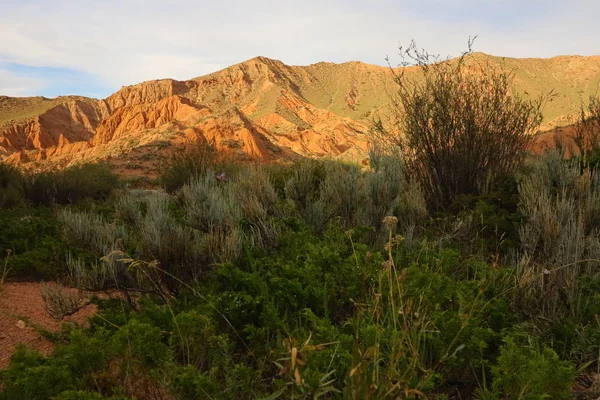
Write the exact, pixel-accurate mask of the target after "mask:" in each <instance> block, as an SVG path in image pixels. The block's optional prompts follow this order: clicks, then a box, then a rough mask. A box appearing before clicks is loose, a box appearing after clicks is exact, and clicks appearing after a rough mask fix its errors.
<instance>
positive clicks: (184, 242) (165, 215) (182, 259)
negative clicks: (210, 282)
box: [136, 194, 202, 290]
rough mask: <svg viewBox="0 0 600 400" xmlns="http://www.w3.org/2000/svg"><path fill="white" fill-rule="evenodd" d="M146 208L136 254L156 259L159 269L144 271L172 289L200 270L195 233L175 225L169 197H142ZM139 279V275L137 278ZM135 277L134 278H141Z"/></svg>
mask: <svg viewBox="0 0 600 400" xmlns="http://www.w3.org/2000/svg"><path fill="white" fill-rule="evenodd" d="M145 204H146V211H145V215H144V216H143V218H142V219H141V220H140V223H139V224H138V225H137V226H136V230H137V243H138V249H137V254H139V256H140V257H141V258H142V259H143V260H146V261H149V262H152V261H157V262H158V268H160V269H161V270H162V271H163V272H156V273H155V271H145V273H146V274H148V273H150V274H152V279H155V280H158V281H163V282H164V283H165V284H166V285H167V287H168V288H169V289H171V290H174V289H175V288H177V287H178V286H179V283H178V282H177V280H183V281H188V280H191V279H194V278H195V277H197V276H198V274H199V273H200V271H201V268H202V264H201V263H200V261H201V258H200V246H199V244H198V240H199V238H198V235H197V234H196V232H194V231H193V230H192V229H190V228H189V227H186V226H182V225H181V224H178V223H177V222H176V220H175V218H174V217H173V216H172V215H171V211H170V204H171V203H170V198H169V197H168V196H165V195H160V194H156V195H153V196H150V197H148V198H147V200H146V203H145ZM140 278H141V277H140ZM140 278H138V281H140V280H143V279H140Z"/></svg>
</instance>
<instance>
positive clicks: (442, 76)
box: [375, 41, 550, 210]
mask: <svg viewBox="0 0 600 400" xmlns="http://www.w3.org/2000/svg"><path fill="white" fill-rule="evenodd" d="M471 44H472V41H470V42H469V50H468V51H467V52H465V53H463V55H462V56H461V57H459V58H458V59H456V60H443V61H440V60H439V59H438V57H435V56H432V55H430V54H429V53H427V52H426V51H424V50H419V49H418V48H417V47H416V46H415V44H414V42H413V43H412V44H411V45H410V46H409V47H408V48H407V49H402V48H401V55H402V57H403V65H405V66H407V65H411V64H412V65H414V66H415V67H416V68H418V70H419V71H420V74H418V76H417V78H414V79H412V78H409V77H408V75H406V74H405V73H404V71H405V69H403V70H402V72H395V81H396V83H397V93H396V95H394V96H392V100H393V102H392V110H391V111H392V113H391V115H390V119H389V121H387V123H383V122H378V123H377V124H376V129H375V132H376V133H378V135H377V137H378V138H379V139H383V141H384V142H386V143H387V144H388V145H390V144H391V145H393V146H399V147H400V149H401V151H402V156H403V158H404V161H405V164H406V168H407V170H408V172H409V174H410V175H412V176H413V177H414V178H415V179H417V180H418V181H419V182H420V183H421V185H422V186H423V189H424V191H425V194H426V196H427V200H428V206H429V208H430V209H433V210H437V209H443V208H446V207H448V206H449V205H450V204H451V203H452V201H453V199H454V198H455V197H456V196H458V195H461V194H470V195H478V194H482V193H485V192H486V189H488V188H490V187H493V185H494V184H495V183H496V181H497V180H498V178H499V177H500V176H503V175H506V174H508V173H510V172H512V171H513V170H514V168H515V166H516V165H518V163H519V162H520V161H521V160H522V158H523V156H524V154H525V151H526V149H527V146H528V144H529V143H530V141H531V138H532V136H531V134H532V133H533V132H534V131H535V129H536V128H537V127H538V126H539V124H540V122H541V119H542V114H541V109H542V106H543V104H544V103H545V100H546V99H547V97H548V96H550V94H548V95H547V96H542V97H540V98H539V99H537V100H527V99H524V98H522V97H521V96H519V95H518V94H516V93H514V92H513V90H512V82H513V78H514V72H513V71H507V70H503V69H498V68H495V67H493V66H492V65H490V64H489V63H487V62H485V61H484V60H482V59H481V57H478V55H477V54H474V53H472V51H471V49H470V48H471Z"/></svg>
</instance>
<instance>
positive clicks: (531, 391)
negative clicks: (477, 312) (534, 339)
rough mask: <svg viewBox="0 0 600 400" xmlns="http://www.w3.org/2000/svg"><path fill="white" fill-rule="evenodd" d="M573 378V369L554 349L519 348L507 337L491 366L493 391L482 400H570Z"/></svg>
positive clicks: (483, 395)
mask: <svg viewBox="0 0 600 400" xmlns="http://www.w3.org/2000/svg"><path fill="white" fill-rule="evenodd" d="M574 375H575V373H574V369H573V367H572V366H571V365H569V363H568V362H565V361H561V360H560V359H559V358H558V355H557V354H556V353H555V352H554V351H552V350H551V349H549V348H546V347H544V348H542V349H538V348H536V347H535V346H532V345H531V344H519V343H517V340H515V339H514V338H512V337H508V338H506V339H505V343H504V345H503V346H502V347H501V349H500V356H499V357H498V360H497V364H496V365H494V366H492V377H493V384H492V389H491V390H490V391H486V392H483V393H482V394H481V395H480V396H479V398H480V399H490V400H491V399H507V400H510V399H545V398H552V399H569V398H571V397H570V388H571V382H572V381H573V378H574Z"/></svg>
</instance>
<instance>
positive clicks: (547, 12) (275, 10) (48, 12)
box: [0, 0, 600, 88]
mask: <svg viewBox="0 0 600 400" xmlns="http://www.w3.org/2000/svg"><path fill="white" fill-rule="evenodd" d="M0 1H2V2H4V3H6V4H3V5H2V14H1V15H0V37H2V38H3V39H2V41H0V58H7V59H9V60H11V61H12V62H15V63H20V64H26V65H34V66H51V67H59V68H70V69H75V70H79V71H84V72H85V73H89V74H92V75H96V76H100V77H102V78H103V79H105V80H106V81H107V82H109V83H110V85H112V86H114V87H115V88H118V87H119V86H121V85H128V84H134V83H137V82H140V81H144V80H149V79H156V78H163V77H172V78H176V79H189V78H192V77H196V76H200V75H203V74H206V73H209V72H212V71H215V70H217V69H220V68H224V67H226V66H228V65H230V64H233V63H235V62H240V61H243V60H245V59H248V58H251V57H254V56H257V55H263V56H267V57H272V58H277V59H281V60H282V61H284V62H286V63H289V64H309V63H313V62H317V61H334V62H343V61H348V60H361V61H365V62H370V63H378V64H384V58H385V56H386V55H388V54H389V55H391V56H392V60H393V59H394V57H393V55H394V54H395V52H396V48H397V44H398V41H401V42H402V43H405V44H406V43H408V42H409V41H410V40H411V39H412V38H415V39H417V41H418V43H419V45H420V46H422V47H425V48H427V49H430V50H431V51H433V52H437V53H441V54H442V55H447V54H457V53H459V52H460V51H461V50H464V48H465V46H466V41H467V38H468V37H469V35H474V34H478V35H479V39H478V41H477V42H476V50H478V51H484V52H487V53H492V54H497V55H505V56H518V57H525V56H531V57H540V56H542V57H547V56H552V55H557V54H596V53H600V48H599V47H598V46H599V45H598V44H597V40H596V38H598V37H599V36H600V24H597V23H596V21H595V18H596V17H597V15H599V14H600V3H597V2H595V1H591V0H578V1H566V0H562V1H554V2H547V1H544V2H542V1H540V0H520V1H517V0H493V1H489V0H485V1H484V0H456V1H450V0H448V1H441V0H422V1H416V0H404V1H392V0H375V1H371V2H362V1H359V0H349V1H342V0H335V1H326V0H321V1H317V0H304V1H302V2H298V1H291V0H290V1H284V0H280V1H278V2H273V1H268V0H257V1H251V2H249V1H242V0H234V1H221V2H215V1H206V0H200V1H192V0H186V1H177V2H165V1H163V0H161V1H158V0H148V1H143V0H121V1H117V0H86V1H79V0H78V1H75V0H72V1H69V0H62V1H53V2H49V1H47V0H46V1H42V0H30V1H17V0H0Z"/></svg>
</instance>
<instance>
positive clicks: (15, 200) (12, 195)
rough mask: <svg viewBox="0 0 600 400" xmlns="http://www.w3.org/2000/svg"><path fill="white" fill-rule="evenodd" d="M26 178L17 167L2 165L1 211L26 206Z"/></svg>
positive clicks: (0, 182) (0, 177)
mask: <svg viewBox="0 0 600 400" xmlns="http://www.w3.org/2000/svg"><path fill="white" fill-rule="evenodd" d="M25 187H26V182H25V177H24V176H23V174H22V173H21V171H19V170H18V169H17V168H16V167H13V166H11V165H8V164H4V163H0V209H2V208H11V207H16V206H21V205H24V204H25V202H26V197H25Z"/></svg>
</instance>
